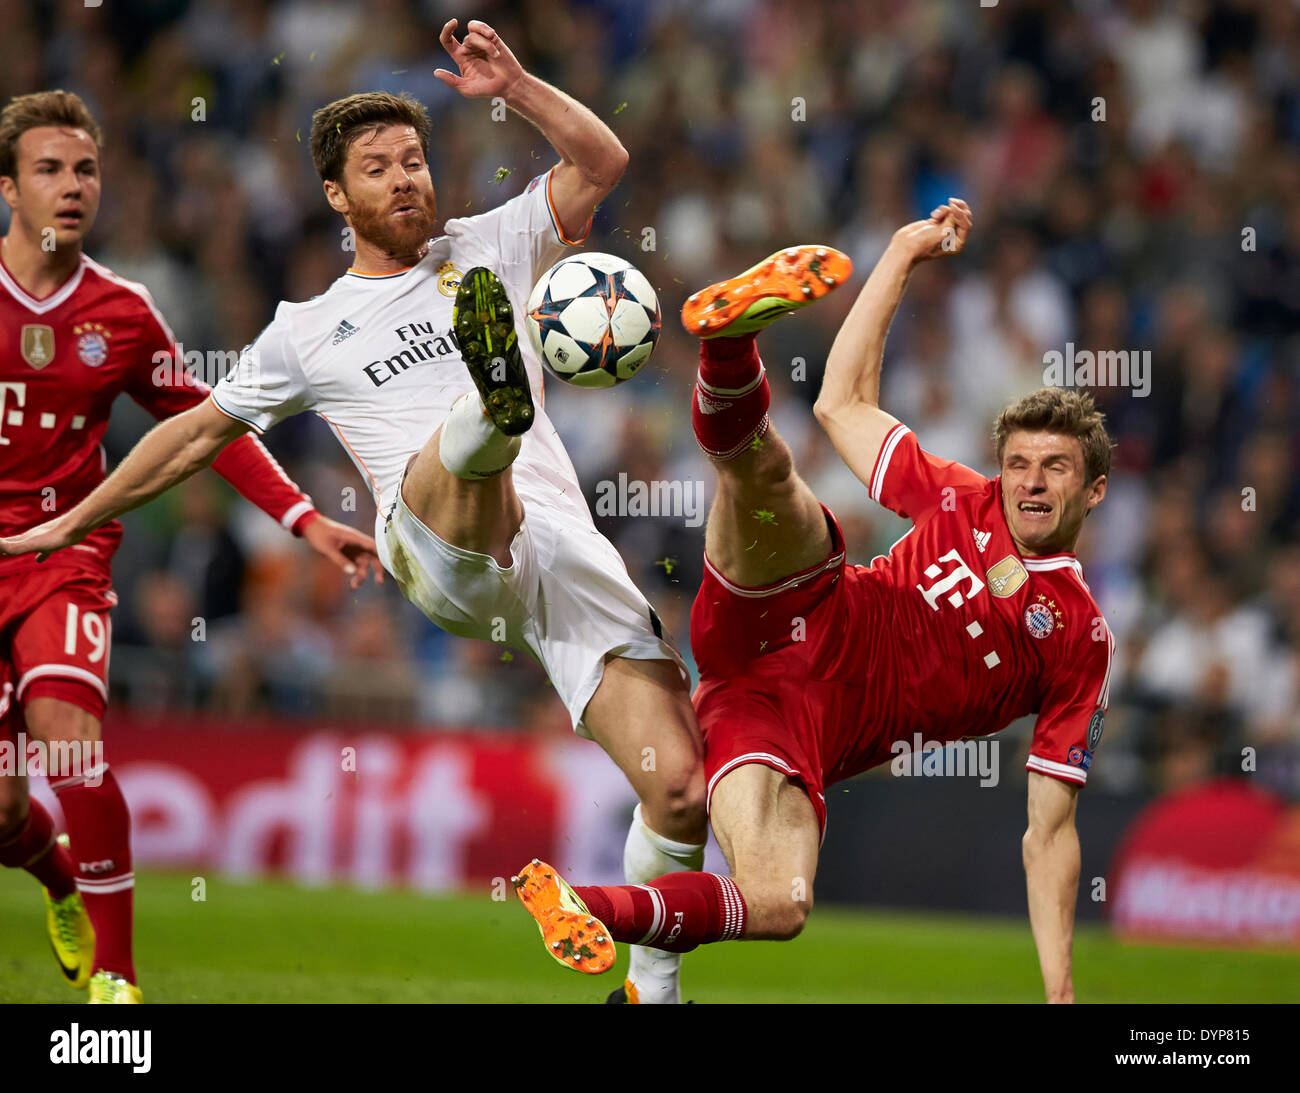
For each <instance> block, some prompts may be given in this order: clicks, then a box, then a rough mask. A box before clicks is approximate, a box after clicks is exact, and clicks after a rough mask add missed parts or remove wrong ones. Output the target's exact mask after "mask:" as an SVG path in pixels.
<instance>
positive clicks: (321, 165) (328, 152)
mask: <svg viewBox="0 0 1300 1093" xmlns="http://www.w3.org/2000/svg"><path fill="white" fill-rule="evenodd" d="M385 125H409V126H411V128H412V129H414V130H415V133H416V135H417V136H418V137H419V138H420V148H421V150H422V151H423V152H424V154H425V157H426V158H427V157H428V155H429V130H430V125H429V111H427V110H426V109H425V108H424V104H423V103H421V102H420V101H419V100H417V99H415V98H413V97H412V96H411V95H409V94H408V93H407V92H405V91H403V92H402V93H401V94H400V95H390V94H389V93H388V92H387V91H366V92H363V93H362V94H360V95H349V96H348V97H347V98H346V99H336V100H335V101H334V102H332V103H330V104H329V105H328V106H322V107H321V108H320V109H319V110H317V111H316V113H314V114H313V115H312V116H311V161H312V164H313V165H314V166H315V168H316V173H317V174H318V175H320V177H321V179H322V181H329V182H342V180H343V163H344V161H345V160H346V159H347V156H348V149H349V148H350V147H351V146H352V142H353V141H354V140H356V139H357V137H359V136H361V134H362V133H365V132H367V131H370V132H374V131H377V130H379V129H381V128H382V127H383V126H385Z"/></svg>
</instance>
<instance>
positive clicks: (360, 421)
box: [212, 172, 591, 523]
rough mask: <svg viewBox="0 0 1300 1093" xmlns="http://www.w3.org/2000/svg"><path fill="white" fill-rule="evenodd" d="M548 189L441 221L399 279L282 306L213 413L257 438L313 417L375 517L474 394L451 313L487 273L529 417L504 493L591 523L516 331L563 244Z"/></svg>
mask: <svg viewBox="0 0 1300 1093" xmlns="http://www.w3.org/2000/svg"><path fill="white" fill-rule="evenodd" d="M550 181H551V175H550V172H547V173H546V174H545V175H540V176H538V178H535V179H534V180H533V181H532V182H531V183H529V185H528V188H527V190H526V191H525V192H524V193H522V194H520V195H519V196H518V197H515V198H513V199H511V200H510V201H507V202H506V203H505V204H504V205H501V206H500V207H498V208H496V209H493V210H491V211H490V212H486V213H482V214H480V215H478V216H471V217H466V218H464V219H457V220H448V221H447V222H446V224H445V225H444V230H445V232H446V234H445V235H441V236H439V237H437V238H436V239H434V240H432V241H431V242H430V245H429V253H428V254H427V255H426V256H425V257H424V258H423V259H421V260H420V262H418V263H417V264H416V265H414V266H412V267H411V268H410V269H407V270H404V271H402V272H400V273H389V274H380V275H374V274H363V273H356V272H353V271H351V270H349V271H348V272H347V273H345V274H344V275H343V276H342V277H340V278H339V279H338V280H337V281H335V282H334V284H332V285H331V286H330V287H329V289H328V290H326V291H325V292H324V293H322V294H321V295H320V296H316V297H314V298H313V299H311V300H308V301H306V302H305V303H296V304H294V303H287V302H285V303H281V304H280V306H279V307H278V308H276V312H275V318H274V319H273V320H272V321H271V323H270V325H269V326H267V327H266V329H265V330H263V331H262V333H261V334H260V335H259V336H258V338H257V340H256V341H255V342H254V343H253V344H252V345H251V346H249V347H247V348H246V349H245V350H244V353H243V355H242V357H241V359H240V364H239V367H238V368H236V369H233V370H232V371H231V374H230V375H229V376H227V377H226V378H225V379H223V380H222V381H221V382H220V383H219V384H217V386H216V387H215V388H214V389H213V392H212V400H213V402H214V403H215V404H216V405H217V408H218V409H220V410H221V411H222V412H223V413H226V414H228V415H230V416H231V417H234V418H237V419H239V420H240V421H243V422H246V423H247V424H249V425H251V426H252V427H253V428H254V429H256V430H257V432H259V433H261V432H264V431H265V430H267V429H269V428H270V427H271V426H272V425H274V424H276V422H279V421H282V420H284V419H285V418H287V417H291V416H292V415H294V414H300V413H303V412H304V411H308V410H310V411H314V412H315V413H317V414H319V415H320V416H321V417H322V418H323V419H324V420H325V422H326V423H327V424H328V425H329V427H330V428H331V429H332V430H333V431H334V435H335V436H336V437H338V439H339V442H340V443H341V444H342V445H343V446H344V447H345V448H346V449H347V452H348V455H349V456H351V458H352V462H353V463H354V464H355V465H356V467H357V470H358V471H359V472H360V473H361V476H362V478H363V479H364V480H365V482H366V484H367V486H368V487H369V488H370V490H371V492H372V493H373V494H374V498H375V505H376V507H377V508H378V510H379V517H380V519H381V520H382V519H383V517H385V516H386V515H387V513H388V510H389V508H390V507H391V506H392V504H393V502H394V500H395V499H396V497H397V490H398V486H399V484H400V482H401V478H402V473H403V471H404V470H405V469H406V465H407V462H408V461H409V460H410V458H411V456H413V455H414V454H415V453H416V452H418V451H419V450H420V449H421V448H423V447H424V445H425V444H426V443H427V442H428V440H429V438H430V437H431V436H432V435H433V433H434V431H435V430H436V429H437V428H438V426H439V425H441V424H442V422H443V421H444V420H445V418H446V416H447V413H448V411H449V410H450V409H451V404H452V403H453V402H454V401H455V400H456V399H457V398H458V397H460V395H462V394H463V393H464V392H466V391H469V390H473V388H474V381H473V380H472V379H470V376H469V373H468V372H467V371H466V369H465V364H464V361H463V360H462V358H461V355H460V351H459V349H458V347H457V344H456V338H455V335H454V334H453V332H452V325H451V312H452V307H453V305H454V304H455V302H456V288H457V286H458V285H459V284H460V279H461V277H462V275H464V274H465V273H466V272H467V271H468V270H470V269H471V268H473V267H474V266H486V267H487V268H488V269H490V270H492V272H493V273H495V274H496V275H497V276H498V277H500V278H501V281H502V283H503V284H504V285H505V288H506V292H507V293H508V295H509V297H510V303H511V305H512V306H513V308H514V312H515V320H516V323H517V325H518V327H519V346H520V352H521V354H522V355H523V360H524V364H525V366H526V368H527V370H528V379H529V382H530V383H531V384H532V389H533V399H534V404H535V409H536V418H535V420H534V422H533V427H532V428H531V429H530V430H529V431H528V432H527V433H526V434H525V435H524V439H523V444H522V446H521V448H520V452H519V455H518V457H517V458H516V459H515V462H514V481H515V488H516V491H517V492H518V493H519V495H520V496H521V497H524V498H525V499H531V500H535V501H539V502H541V503H544V504H554V505H557V506H559V507H561V508H567V509H569V510H571V511H572V512H573V513H574V515H579V514H580V515H581V517H582V518H583V519H585V520H586V522H587V523H590V522H591V515H590V512H589V511H588V509H587V504H586V501H585V500H584V499H583V497H582V490H581V488H580V487H579V485H578V481H577V476H576V474H575V473H574V470H573V464H572V463H571V462H570V460H569V456H568V453H567V452H566V451H565V450H564V446H563V444H562V443H561V442H560V438H559V435H558V434H557V433H556V431H555V426H554V425H552V424H551V422H550V419H549V418H548V417H547V416H546V414H545V412H544V411H543V409H542V394H543V393H542V375H543V373H542V365H541V362H540V361H539V360H538V358H537V354H536V353H535V352H534V351H533V348H532V344H531V342H530V341H529V339H528V336H527V334H526V332H525V331H524V329H523V318H524V313H525V305H526V303H527V300H528V295H529V293H530V292H531V290H532V287H533V284H534V283H535V282H536V280H537V279H538V277H540V276H541V274H542V273H543V272H545V270H547V269H549V268H550V267H551V266H552V265H554V264H555V262H557V261H559V259H560V257H561V255H562V253H563V251H564V248H565V245H566V243H569V242H570V241H569V240H565V239H564V237H563V234H562V231H561V228H560V226H559V223H558V220H557V218H556V216H555V214H554V210H553V209H552V207H551V203H550ZM573 242H575V243H580V242H582V240H576V241H573Z"/></svg>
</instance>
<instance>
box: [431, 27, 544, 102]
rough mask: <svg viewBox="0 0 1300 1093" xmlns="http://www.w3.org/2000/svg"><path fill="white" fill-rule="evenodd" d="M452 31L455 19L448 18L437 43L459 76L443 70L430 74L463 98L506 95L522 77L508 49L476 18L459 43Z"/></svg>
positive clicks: (520, 68) (521, 69)
mask: <svg viewBox="0 0 1300 1093" xmlns="http://www.w3.org/2000/svg"><path fill="white" fill-rule="evenodd" d="M455 29H456V20H455V19H448V20H447V22H446V24H445V25H444V26H443V28H442V33H441V34H439V35H438V41H440V42H441V43H442V45H443V48H444V49H445V50H446V51H447V52H448V53H449V54H451V59H452V60H453V61H455V62H456V65H457V67H458V68H459V69H460V75H459V76H457V75H456V74H455V73H454V72H448V71H447V69H445V68H439V69H436V70H435V71H434V73H433V74H434V75H435V76H437V77H438V79H440V80H441V81H442V82H443V83H445V84H446V85H447V86H448V87H450V88H452V89H453V90H455V91H459V92H460V93H461V94H462V95H464V96H465V98H467V99H484V98H487V97H489V96H492V95H507V94H509V91H510V88H511V87H513V86H514V84H515V82H516V81H517V80H519V79H520V78H521V77H522V76H523V75H524V68H523V65H521V64H520V63H519V62H518V61H517V60H516V59H515V55H514V54H513V53H511V52H510V47H509V46H507V45H506V44H505V42H503V41H502V40H501V39H500V38H499V37H497V32H496V31H495V30H493V29H492V28H491V27H490V26H488V25H487V24H486V23H484V22H482V21H481V20H479V19H471V20H470V21H469V23H467V24H466V26H465V37H464V38H463V39H462V40H461V41H457V40H456V35H455V34H454V33H452V32H453V31H454V30H455Z"/></svg>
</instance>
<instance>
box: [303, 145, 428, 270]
mask: <svg viewBox="0 0 1300 1093" xmlns="http://www.w3.org/2000/svg"><path fill="white" fill-rule="evenodd" d="M330 185H333V184H327V190H326V192H327V195H328V196H329V198H330V204H331V205H333V206H334V208H336V209H338V211H339V212H342V213H344V214H345V215H346V216H347V218H348V220H349V221H350V222H351V224H352V228H353V230H354V231H355V233H356V237H357V250H358V252H360V251H361V249H362V247H363V246H365V247H367V248H369V249H372V250H374V251H377V252H380V254H382V255H383V256H385V257H387V258H390V259H410V260H412V261H411V262H408V263H407V264H413V261H414V260H417V259H418V257H419V255H420V254H421V252H422V250H423V247H424V245H425V243H427V242H428V240H429V239H430V238H431V237H432V235H433V230H434V226H435V225H436V223H437V219H438V204H437V199H436V197H435V195H434V192H433V181H432V179H431V178H430V176H429V165H428V163H427V162H426V161H425V158H424V150H423V149H422V148H421V146H420V139H419V137H418V136H417V135H416V132H415V130H414V129H413V128H411V127H410V126H409V125H388V126H382V127H379V128H377V129H376V130H375V131H374V132H373V133H370V134H367V135H363V136H360V137H358V138H357V139H356V140H354V141H353V142H352V145H351V146H350V147H349V149H348V155H347V160H346V161H345V163H344V167H343V181H342V184H341V185H339V186H337V187H336V188H335V189H334V190H333V191H331V190H330V189H329V186H330Z"/></svg>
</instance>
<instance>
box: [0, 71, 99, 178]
mask: <svg viewBox="0 0 1300 1093" xmlns="http://www.w3.org/2000/svg"><path fill="white" fill-rule="evenodd" d="M42 125H53V126H57V127H58V128H60V129H84V130H85V131H86V133H87V135H89V137H90V139H91V140H93V141H94V142H95V148H96V150H97V151H100V152H102V151H103V150H104V138H103V135H102V134H101V133H100V131H99V126H98V124H96V122H95V119H94V118H93V117H91V115H90V111H89V110H88V109H87V107H86V104H85V103H84V102H82V101H81V99H80V98H79V97H78V96H76V95H74V94H73V93H72V92H71V91H36V92H33V93H32V94H30V95H15V96H14V97H13V98H12V99H10V100H9V105H8V106H6V107H5V108H4V110H3V111H0V176H4V175H7V176H8V177H10V178H17V177H18V138H19V137H21V136H22V135H23V134H24V133H25V132H27V130H28V129H39V128H40V127H41V126H42Z"/></svg>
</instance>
